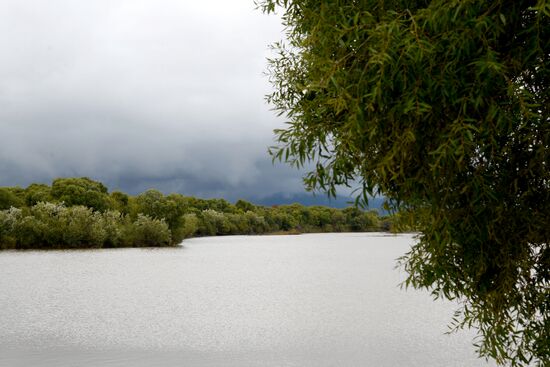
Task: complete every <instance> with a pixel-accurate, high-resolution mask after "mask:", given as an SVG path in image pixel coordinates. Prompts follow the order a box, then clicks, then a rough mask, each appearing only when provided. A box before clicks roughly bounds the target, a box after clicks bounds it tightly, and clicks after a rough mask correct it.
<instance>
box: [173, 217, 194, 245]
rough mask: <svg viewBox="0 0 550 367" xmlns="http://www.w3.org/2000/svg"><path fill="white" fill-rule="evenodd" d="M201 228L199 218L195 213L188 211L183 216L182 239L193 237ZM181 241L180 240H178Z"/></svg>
mask: <svg viewBox="0 0 550 367" xmlns="http://www.w3.org/2000/svg"><path fill="white" fill-rule="evenodd" d="M198 230H199V219H198V218H197V215H196V214H194V213H188V214H185V215H184V216H183V226H182V234H181V239H182V240H183V239H184V238H189V237H193V236H194V235H195V233H197V231H198ZM176 242H179V241H176Z"/></svg>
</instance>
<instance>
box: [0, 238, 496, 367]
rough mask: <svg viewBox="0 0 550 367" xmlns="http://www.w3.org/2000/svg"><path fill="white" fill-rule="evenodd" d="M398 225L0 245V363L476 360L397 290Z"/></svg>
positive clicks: (439, 308) (444, 306)
mask: <svg viewBox="0 0 550 367" xmlns="http://www.w3.org/2000/svg"><path fill="white" fill-rule="evenodd" d="M412 242H413V238H412V237H411V236H409V235H402V236H391V235H382V234H314V235H300V236H258V237H255V236H250V237H245V236H235V237H212V238H200V239H192V240H187V241H185V242H184V246H183V247H181V248H168V249H117V250H90V251H50V252H0V366H56V367H57V366H132V367H134V366H239V367H241V366H312V367H322V366H338V367H339V366H392V367H393V366H422V367H426V366H438V367H439V366H487V365H488V364H487V363H486V362H485V361H483V360H478V359H477V358H476V356H475V354H474V352H473V348H472V347H471V339H472V334H471V333H462V334H458V335H444V333H445V331H446V330H447V326H446V325H447V322H448V321H449V320H450V317H451V315H452V313H453V310H454V306H453V305H452V304H450V303H444V302H441V301H439V302H434V301H432V299H431V298H430V296H428V295H427V294H425V293H422V292H417V291H411V290H409V291H404V290H402V289H400V288H399V287H398V284H399V282H400V281H401V280H402V279H403V277H404V275H403V274H402V273H400V272H399V271H398V270H396V269H395V268H394V266H395V259H396V258H397V257H399V256H401V255H402V254H404V253H405V252H406V251H407V249H408V248H409V247H410V245H411V244H412Z"/></svg>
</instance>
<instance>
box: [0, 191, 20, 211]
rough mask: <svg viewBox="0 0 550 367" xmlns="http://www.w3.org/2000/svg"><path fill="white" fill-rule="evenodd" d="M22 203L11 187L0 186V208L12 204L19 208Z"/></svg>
mask: <svg viewBox="0 0 550 367" xmlns="http://www.w3.org/2000/svg"><path fill="white" fill-rule="evenodd" d="M23 205H24V202H23V200H21V198H19V197H18V196H17V194H16V193H15V192H14V190H13V188H11V187H0V210H4V209H9V208H11V207H12V206H13V207H15V208H20V207H22V206H23Z"/></svg>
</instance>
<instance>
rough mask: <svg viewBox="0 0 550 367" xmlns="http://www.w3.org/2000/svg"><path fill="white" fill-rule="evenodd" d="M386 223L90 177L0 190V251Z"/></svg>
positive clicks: (359, 214)
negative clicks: (120, 185)
mask: <svg viewBox="0 0 550 367" xmlns="http://www.w3.org/2000/svg"><path fill="white" fill-rule="evenodd" d="M390 227H391V218H388V217H384V218H381V217H379V215H378V213H377V212H376V211H362V210H360V209H358V208H356V207H349V208H346V209H334V208H328V207H323V206H311V207H305V206H302V205H300V204H292V205H282V206H273V207H270V208H269V207H263V206H256V205H254V204H252V203H249V202H247V201H244V200H239V201H237V202H236V203H235V204H231V203H229V202H228V201H226V200H224V199H199V198H195V197H190V196H183V195H180V194H170V195H164V194H162V193H161V192H160V191H158V190H147V191H145V192H143V193H141V194H139V195H137V196H130V195H128V194H125V193H123V192H120V191H114V192H111V193H109V191H108V190H107V187H106V186H105V185H103V184H102V183H101V182H97V181H94V180H91V179H89V178H85V177H84V178H58V179H56V180H54V181H53V183H52V185H51V186H48V185H44V184H32V185H30V186H29V187H27V188H25V189H23V188H20V187H2V188H0V249H39V248H43V249H48V248H100V247H105V248H113V247H143V246H172V245H177V244H179V243H180V242H181V241H182V240H183V239H185V238H188V237H195V236H218V235H234V234H264V233H276V232H281V233H287V232H289V233H302V232H364V231H384V230H389V229H390Z"/></svg>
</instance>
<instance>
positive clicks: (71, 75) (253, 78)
mask: <svg viewBox="0 0 550 367" xmlns="http://www.w3.org/2000/svg"><path fill="white" fill-rule="evenodd" d="M282 37H283V32H282V27H281V25H280V20H279V19H278V18H277V17H276V16H273V15H271V16H267V15H264V14H262V13H261V12H260V11H259V10H256V9H255V6H254V3H253V0H231V1H227V0H201V1H181V0H94V1H74V0H26V1H21V0H2V1H1V2H0V45H1V47H2V49H1V53H0V137H1V144H0V172H1V175H0V185H4V186H14V185H21V186H26V185H28V184H29V183H31V182H44V183H50V182H51V180H52V179H53V178H55V177H60V176H63V177H66V176H88V177H91V178H94V179H98V180H101V181H103V182H105V183H106V184H107V185H108V186H109V188H110V189H122V190H124V191H128V192H131V193H137V192H141V191H143V190H145V189H147V188H151V187H154V188H158V189H160V190H161V191H164V192H165V193H169V192H179V193H182V194H186V195H195V196H200V197H225V198H227V199H229V200H235V199H236V198H247V199H249V200H260V199H262V198H265V197H270V196H274V195H275V196H277V195H278V196H281V195H300V194H302V193H304V190H303V186H302V182H301V176H302V174H303V172H299V171H297V170H295V169H290V168H288V167H286V166H284V165H282V164H277V165H275V166H273V165H272V163H271V158H270V157H269V156H268V154H267V147H268V146H269V145H272V144H273V132H272V130H273V129H274V128H277V127H281V126H282V124H283V120H282V119H280V118H279V119H278V118H276V117H275V114H274V112H273V111H270V106H268V105H267V104H266V102H265V101H264V95H265V94H266V93H268V92H269V89H270V86H269V83H268V80H267V77H266V76H265V75H263V72H264V71H265V70H266V57H267V56H269V49H268V45H269V44H270V43H273V42H275V41H278V40H280V39H281V38H282Z"/></svg>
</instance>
